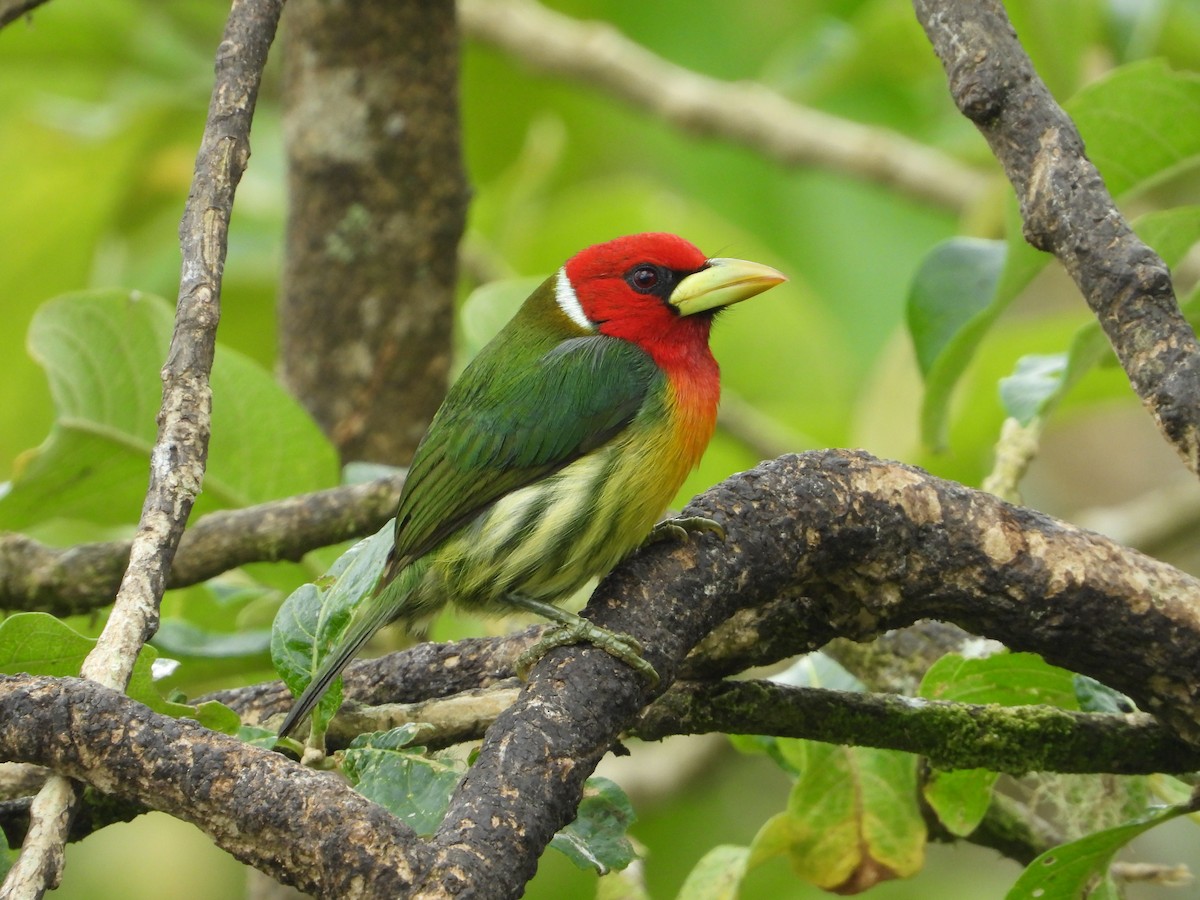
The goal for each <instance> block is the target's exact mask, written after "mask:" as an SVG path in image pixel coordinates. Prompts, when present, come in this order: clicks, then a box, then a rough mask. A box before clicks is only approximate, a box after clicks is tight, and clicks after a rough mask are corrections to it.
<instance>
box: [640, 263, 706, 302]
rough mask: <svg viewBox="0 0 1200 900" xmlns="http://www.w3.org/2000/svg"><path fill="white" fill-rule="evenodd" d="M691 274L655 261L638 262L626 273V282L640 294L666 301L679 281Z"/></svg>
mask: <svg viewBox="0 0 1200 900" xmlns="http://www.w3.org/2000/svg"><path fill="white" fill-rule="evenodd" d="M691 274H692V273H691V272H677V271H676V270H674V269H668V268H667V267H666V266H657V265H654V264H653V263H638V264H637V265H636V266H633V267H632V268H630V269H629V270H628V271H627V272H626V273H625V283H626V284H628V285H629V286H630V287H631V288H633V289H634V290H635V291H637V292H638V293H639V294H649V295H650V296H653V297H658V298H659V299H660V300H663V301H666V300H667V299H669V298H670V296H671V292H672V291H673V290H675V287H676V286H677V285H678V284H679V282H681V281H683V279H685V278H686V277H687V276H689V275H691Z"/></svg>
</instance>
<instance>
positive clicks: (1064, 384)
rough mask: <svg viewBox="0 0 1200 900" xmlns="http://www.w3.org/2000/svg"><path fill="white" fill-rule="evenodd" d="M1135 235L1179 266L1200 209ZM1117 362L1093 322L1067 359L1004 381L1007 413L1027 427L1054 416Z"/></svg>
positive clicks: (1051, 359)
mask: <svg viewBox="0 0 1200 900" xmlns="http://www.w3.org/2000/svg"><path fill="white" fill-rule="evenodd" d="M1134 230H1135V231H1137V233H1138V235H1139V236H1140V237H1141V238H1142V239H1143V240H1144V241H1145V242H1146V243H1147V244H1149V245H1150V246H1151V247H1153V248H1154V250H1155V251H1156V252H1157V253H1158V255H1159V256H1161V257H1162V259H1163V261H1164V262H1165V263H1166V264H1167V265H1168V266H1175V265H1176V264H1178V263H1179V261H1180V260H1182V259H1183V257H1184V256H1185V255H1186V254H1187V252H1188V250H1190V249H1191V247H1192V246H1193V245H1194V244H1195V243H1196V241H1197V240H1200V206H1183V207H1179V208H1176V209H1168V210H1158V211H1156V212H1152V213H1147V214H1146V215H1144V216H1142V217H1141V218H1140V219H1138V220H1137V222H1135V223H1134ZM1112 358H1113V354H1112V348H1111V347H1110V346H1109V343H1108V339H1107V338H1106V337H1105V336H1104V332H1103V331H1102V330H1101V328H1100V325H1099V323H1098V322H1095V321H1091V322H1089V323H1088V324H1087V325H1084V326H1083V327H1082V328H1080V329H1079V331H1077V332H1076V333H1075V337H1074V338H1073V339H1072V341H1071V346H1070V349H1069V350H1068V351H1067V352H1066V353H1065V354H1061V353H1057V354H1053V355H1049V356H1023V357H1021V359H1019V360H1017V365H1016V369H1015V371H1014V372H1013V374H1012V375H1011V376H1009V377H1008V378H1003V379H1001V380H1000V398H1001V400H1002V401H1003V403H1004V408H1005V411H1006V412H1007V413H1008V414H1009V415H1010V416H1012V417H1013V418H1015V419H1017V420H1018V421H1020V422H1021V424H1022V425H1028V424H1029V423H1030V421H1032V420H1033V419H1034V417H1036V416H1045V415H1046V414H1047V413H1049V412H1050V410H1051V409H1053V408H1054V407H1055V406H1056V405H1057V404H1058V403H1059V402H1061V400H1062V399H1063V397H1065V396H1066V394H1067V392H1068V391H1070V390H1071V388H1073V387H1074V386H1075V385H1076V384H1078V383H1079V381H1080V379H1081V378H1083V376H1084V375H1086V374H1087V373H1088V372H1089V371H1091V369H1092V368H1093V367H1094V366H1096V365H1097V364H1098V363H1100V362H1101V361H1103V360H1106V359H1112Z"/></svg>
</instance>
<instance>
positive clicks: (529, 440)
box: [385, 335, 665, 579]
mask: <svg viewBox="0 0 1200 900" xmlns="http://www.w3.org/2000/svg"><path fill="white" fill-rule="evenodd" d="M501 344H502V342H499V341H498V342H494V343H493V345H490V346H489V347H487V348H485V349H484V351H483V352H481V353H480V355H479V356H478V357H477V358H476V360H475V361H474V362H472V364H471V366H469V367H468V370H467V371H466V372H464V373H463V377H461V378H460V379H459V380H458V382H456V384H455V386H454V388H453V389H451V392H450V394H449V396H448V397H447V399H446V402H445V403H444V404H443V405H442V408H441V409H440V410H439V411H438V414H437V416H436V417H435V418H434V421H433V423H432V424H431V425H430V427H429V431H428V432H427V433H426V435H425V437H424V439H423V440H422V442H421V445H420V446H419V447H418V448H417V452H416V456H415V458H414V459H413V463H412V466H411V467H410V468H409V473H408V479H407V480H406V481H405V484H404V490H403V492H402V494H401V497H400V503H399V507H398V509H397V513H396V546H395V549H394V550H393V552H392V557H391V559H390V562H389V565H388V569H387V574H386V576H385V578H387V579H390V578H392V577H394V576H395V574H396V573H397V572H399V571H400V570H401V569H403V568H404V567H405V566H406V565H408V564H409V562H411V561H412V560H413V559H416V558H417V557H419V556H421V555H422V554H424V553H426V552H428V551H429V550H430V549H432V548H433V547H434V546H436V545H437V544H438V543H439V542H440V541H442V540H443V539H444V538H445V537H447V536H448V535H449V534H450V533H452V532H453V531H455V530H456V529H458V528H459V527H461V526H462V525H464V524H466V523H467V522H468V521H470V520H471V519H472V518H474V517H475V516H476V515H478V514H479V513H480V512H482V511H483V510H484V509H485V508H486V507H487V506H488V505H489V504H491V503H493V502H494V501H496V500H497V499H499V498H500V497H502V496H504V495H505V494H507V493H509V492H511V491H514V490H517V489H519V488H521V487H524V486H526V485H528V484H530V483H532V482H534V481H536V480H538V479H539V478H543V477H545V476H547V475H549V474H551V473H553V472H555V471H557V470H559V469H561V468H563V467H564V466H566V465H568V464H570V463H571V462H573V461H574V460H576V459H579V458H580V457H581V456H583V455H584V454H586V453H588V452H589V451H591V450H593V449H595V448H596V447H599V446H600V445H602V444H604V443H606V442H607V441H609V440H611V439H612V438H613V437H614V436H615V435H617V434H618V433H620V432H621V430H622V429H624V428H625V427H626V426H628V425H629V423H630V422H631V421H632V420H633V419H634V417H635V416H636V415H637V413H638V411H639V410H640V409H641V408H642V404H643V403H644V401H645V399H646V397H647V395H648V393H650V392H651V391H652V390H653V389H654V387H655V385H656V381H661V379H663V378H664V377H665V376H664V375H663V373H662V372H661V370H660V369H659V368H658V367H657V366H656V365H655V364H654V362H653V360H652V359H651V358H650V357H649V355H648V354H646V352H645V351H643V350H641V349H640V348H639V347H637V346H636V345H634V344H631V343H629V342H628V341H623V340H620V339H618V338H612V337H607V336H604V335H589V336H586V337H577V338H571V339H568V340H565V341H562V342H560V343H557V344H555V345H553V346H551V347H550V348H549V349H543V348H539V347H534V348H531V349H532V351H533V352H532V353H529V352H526V353H523V354H520V353H518V354H513V353H512V352H509V353H500V352H498V348H499V346H500V345H501ZM509 350H510V351H511V350H512V348H511V347H509ZM514 355H517V356H523V357H524V359H525V360H527V361H526V362H524V363H523V364H520V363H521V360H520V359H518V360H517V362H518V364H517V365H515V366H514V365H513V362H514V360H513V356H514Z"/></svg>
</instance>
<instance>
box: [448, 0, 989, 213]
mask: <svg viewBox="0 0 1200 900" xmlns="http://www.w3.org/2000/svg"><path fill="white" fill-rule="evenodd" d="M458 12H459V17H460V19H461V21H462V27H463V31H464V32H465V33H466V35H467V36H468V37H471V38H475V39H476V40H480V41H484V42H486V43H489V44H494V45H495V46H497V47H500V48H501V49H503V50H504V51H506V52H507V53H509V54H511V55H512V56H514V57H515V58H516V59H518V60H519V61H520V62H521V63H523V64H524V65H527V66H530V67H532V68H534V69H538V70H540V71H542V72H547V73H549V74H552V75H559V76H567V77H570V78H574V79H576V80H578V81H581V82H583V83H584V84H587V85H589V86H593V87H598V88H601V89H602V90H606V91H608V92H609V93H611V94H613V95H614V96H617V97H619V98H621V99H622V100H625V101H626V102H628V103H631V104H632V105H634V106H636V107H638V108H639V109H644V110H646V111H648V112H649V113H651V114H652V115H653V116H654V117H655V118H656V119H659V120H661V121H664V122H668V123H670V124H672V125H675V126H676V127H679V128H682V129H684V130H687V131H691V132H693V133H695V134H701V135H715V136H717V137H721V138H725V139H726V140H730V141H734V142H737V143H740V144H743V145H745V146H748V147H750V148H752V149H753V150H755V151H756V152H758V153H760V154H762V155H763V156H766V157H768V158H770V159H774V160H777V161H779V162H781V163H784V164H786V165H793V166H798V165H815V166H821V167H824V168H827V169H830V170H832V171H835V172H841V173H843V174H846V175H849V176H850V177H852V178H860V179H865V180H868V181H873V182H876V183H878V184H883V185H886V186H889V187H893V188H895V189H896V190H898V191H901V192H903V193H904V194H906V195H908V196H909V197H912V198H914V199H916V200H920V201H921V202H923V203H932V204H934V205H937V206H942V207H945V208H947V209H950V210H952V211H953V212H955V213H958V214H963V213H965V212H966V211H967V210H968V209H969V208H970V207H971V206H972V204H974V203H975V202H976V201H978V199H979V197H980V195H981V194H982V193H983V191H984V189H985V188H986V186H987V184H988V179H987V177H986V176H985V175H982V174H980V173H979V172H977V171H975V170H974V169H971V168H970V167H969V166H966V165H964V164H963V163H961V162H959V161H958V160H956V159H954V158H953V157H950V156H947V155H946V154H943V153H940V152H938V151H937V150H933V149H931V148H930V147H928V146H926V145H924V144H920V143H918V142H916V141H913V140H910V139H908V138H906V137H905V136H904V135H901V134H898V133H896V132H894V131H889V130H887V129H884V128H874V127H870V126H867V125H861V124H859V123H857V122H852V121H850V120H848V119H842V118H838V117H837V116H832V115H830V114H828V113H824V112H821V111H819V110H816V109H811V108H809V107H804V106H801V105H799V104H797V103H793V102H792V101H790V100H788V99H787V98H785V97H783V96H781V95H779V94H777V93H775V92H774V91H772V90H770V89H768V88H766V87H763V86H762V85H760V84H755V83H751V82H745V83H731V82H726V81H720V80H718V79H715V78H709V77H708V76H705V75H701V74H700V73H698V72H693V71H691V70H689V69H685V68H683V67H682V66H677V65H675V64H674V63H671V62H669V61H667V60H665V59H663V58H661V57H659V56H656V55H655V54H653V53H651V52H650V51H648V50H646V49H645V48H644V47H642V46H640V45H639V44H637V43H635V42H633V41H631V40H629V39H628V38H627V37H625V36H624V35H622V34H621V33H620V32H619V31H617V30H616V29H615V28H613V27H612V26H610V25H607V24H604V23H601V22H579V21H576V20H574V19H571V18H569V17H567V16H564V15H561V14H559V13H556V12H553V11H551V10H548V9H545V8H544V7H542V6H540V5H538V4H537V3H533V2H530V0H459V4H458Z"/></svg>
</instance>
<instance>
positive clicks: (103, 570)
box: [0, 475, 404, 616]
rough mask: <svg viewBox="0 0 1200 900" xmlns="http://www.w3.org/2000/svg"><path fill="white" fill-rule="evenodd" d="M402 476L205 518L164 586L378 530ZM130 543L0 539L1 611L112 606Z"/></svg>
mask: <svg viewBox="0 0 1200 900" xmlns="http://www.w3.org/2000/svg"><path fill="white" fill-rule="evenodd" d="M403 484H404V476H403V475H394V476H391V477H388V478H379V479H376V480H375V481H370V482H366V483H364V484H353V485H347V486H345V487H338V488H330V489H329V490H325V491H315V492H313V493H311V494H301V495H300V496H297V497H288V498H286V499H284V500H273V501H271V502H269V503H262V504H259V505H257V506H248V507H246V508H245V509H231V510H222V511H220V512H214V513H209V514H208V515H207V516H204V517H203V518H201V519H200V520H199V521H198V522H196V524H194V525H193V526H192V527H190V528H189V529H187V531H185V532H184V533H183V537H182V539H181V540H180V541H179V549H178V551H177V552H176V554H175V557H174V559H173V561H172V563H171V573H170V576H169V577H168V579H167V587H170V588H176V587H186V586H187V585H190V584H197V583H199V582H201V581H204V580H205V579H208V578H213V577H214V576H217V575H220V574H221V573H222V572H227V571H229V570H230V569H233V568H236V567H237V566H241V565H245V564H247V563H252V562H275V561H278V560H285V559H286V560H292V561H296V560H299V559H301V558H302V557H303V556H304V554H306V553H308V552H309V551H310V550H316V549H318V548H320V547H328V546H329V545H331V544H337V543H339V542H341V541H345V540H351V539H353V538H360V537H363V536H365V535H368V534H371V533H373V532H375V531H378V530H379V529H380V528H382V527H383V525H384V523H385V522H387V520H388V519H390V518H391V517H392V516H393V514H394V513H395V510H396V503H397V500H398V498H399V496H400V487H401V485H403ZM130 544H131V542H130V541H105V542H101V543H93V544H79V545H77V546H74V547H64V548H57V547H47V546H46V545H44V544H41V543H39V542H38V541H35V540H34V539H33V538H30V537H26V536H25V535H22V534H4V535H0V606H3V607H5V608H7V609H20V610H44V611H46V612H50V613H53V614H55V615H60V616H65V615H74V614H77V613H81V612H88V611H90V610H93V609H97V608H100V607H103V606H107V605H108V604H109V603H111V602H112V599H113V597H114V596H115V595H116V592H117V587H118V585H119V584H120V580H121V573H122V572H123V571H124V568H125V565H126V563H127V561H128V559H129V548H130Z"/></svg>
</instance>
